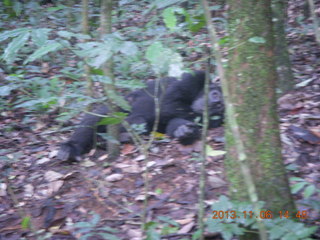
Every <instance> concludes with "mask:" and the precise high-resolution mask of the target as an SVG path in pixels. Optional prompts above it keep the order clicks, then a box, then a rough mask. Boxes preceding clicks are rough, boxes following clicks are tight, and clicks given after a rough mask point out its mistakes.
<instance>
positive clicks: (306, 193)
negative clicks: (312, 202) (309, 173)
mask: <svg viewBox="0 0 320 240" xmlns="http://www.w3.org/2000/svg"><path fill="white" fill-rule="evenodd" d="M290 181H292V182H296V183H295V184H293V185H292V188H291V190H292V193H294V194H295V193H297V192H299V191H302V195H303V197H304V198H310V197H311V196H312V195H314V194H315V193H318V194H319V193H320V191H319V190H318V189H317V188H316V186H315V185H314V184H312V183H310V182H307V181H306V180H304V179H303V178H298V177H292V178H290Z"/></svg>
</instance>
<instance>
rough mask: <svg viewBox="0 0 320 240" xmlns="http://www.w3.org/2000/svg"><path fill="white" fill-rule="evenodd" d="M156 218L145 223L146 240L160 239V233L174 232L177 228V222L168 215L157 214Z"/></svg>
mask: <svg viewBox="0 0 320 240" xmlns="http://www.w3.org/2000/svg"><path fill="white" fill-rule="evenodd" d="M157 220H158V221H157V222H155V221H152V222H147V223H146V225H145V229H146V230H147V231H146V233H147V238H146V240H160V239H161V235H167V234H172V233H176V232H177V231H178V230H179V224H178V223H177V222H175V221H174V220H172V219H171V218H169V217H166V216H159V217H158V218H157Z"/></svg>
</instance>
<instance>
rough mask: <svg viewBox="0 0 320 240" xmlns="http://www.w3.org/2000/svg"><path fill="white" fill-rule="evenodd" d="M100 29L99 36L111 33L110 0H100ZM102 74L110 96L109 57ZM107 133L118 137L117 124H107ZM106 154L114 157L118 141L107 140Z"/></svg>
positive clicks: (112, 88)
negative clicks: (107, 80) (107, 81)
mask: <svg viewBox="0 0 320 240" xmlns="http://www.w3.org/2000/svg"><path fill="white" fill-rule="evenodd" d="M100 29H101V30H100V31H101V36H103V35H104V34H111V33H112V0H102V1H101V22H100ZM102 69H103V72H104V75H105V76H107V77H109V78H110V79H111V81H112V83H111V84H105V86H104V91H105V94H106V95H107V96H108V95H109V96H110V92H112V91H116V89H115V79H114V74H113V61H112V58H110V59H109V60H108V61H107V62H106V63H105V64H104V66H103V67H102ZM108 107H109V108H110V110H111V111H112V112H117V111H118V107H117V106H116V105H115V104H113V103H112V101H108ZM108 134H109V135H110V136H112V137H113V138H114V139H116V140H118V139H119V134H120V133H119V125H109V126H108ZM107 148H108V154H109V158H110V159H114V158H116V157H118V156H119V154H120V146H119V144H118V143H115V142H112V141H108V144H107Z"/></svg>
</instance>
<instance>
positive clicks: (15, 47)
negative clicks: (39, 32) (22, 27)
mask: <svg viewBox="0 0 320 240" xmlns="http://www.w3.org/2000/svg"><path fill="white" fill-rule="evenodd" d="M29 36H30V32H29V31H28V32H23V33H21V34H20V35H19V36H18V37H16V38H15V39H13V40H12V41H11V42H10V43H9V45H8V47H7V48H6V49H5V50H4V53H3V55H2V59H4V60H5V61H6V62H7V63H9V64H10V63H12V62H13V61H14V60H15V58H16V56H17V54H18V52H19V50H20V49H21V48H22V47H23V46H24V45H25V43H26V42H27V40H28V39H29Z"/></svg>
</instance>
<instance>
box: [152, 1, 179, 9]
mask: <svg viewBox="0 0 320 240" xmlns="http://www.w3.org/2000/svg"><path fill="white" fill-rule="evenodd" d="M184 1H185V0H156V1H155V2H154V3H155V5H156V6H157V8H158V9H159V8H166V7H168V6H171V5H173V4H176V3H179V2H184Z"/></svg>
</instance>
